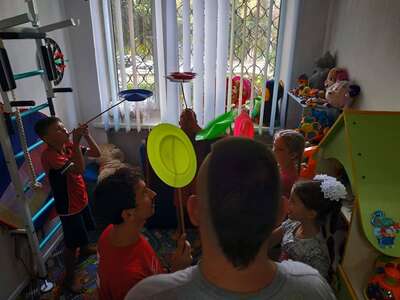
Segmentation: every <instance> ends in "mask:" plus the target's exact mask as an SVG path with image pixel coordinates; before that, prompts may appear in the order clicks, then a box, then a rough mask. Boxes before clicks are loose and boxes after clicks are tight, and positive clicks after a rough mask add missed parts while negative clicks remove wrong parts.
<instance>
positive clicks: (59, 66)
mask: <svg viewBox="0 0 400 300" xmlns="http://www.w3.org/2000/svg"><path fill="white" fill-rule="evenodd" d="M45 42H46V46H47V47H48V48H49V49H50V52H51V54H52V55H53V59H54V64H55V66H56V74H55V75H56V77H55V79H54V81H53V83H54V85H58V84H59V83H60V82H61V80H62V79H63V76H64V69H65V67H66V66H65V62H64V54H63V53H62V51H61V48H60V46H58V44H57V43H56V41H55V40H53V39H51V38H45Z"/></svg>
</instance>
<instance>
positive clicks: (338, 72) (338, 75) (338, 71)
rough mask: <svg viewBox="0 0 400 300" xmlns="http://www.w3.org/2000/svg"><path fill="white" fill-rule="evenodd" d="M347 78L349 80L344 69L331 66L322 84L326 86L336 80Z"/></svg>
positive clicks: (345, 79)
mask: <svg viewBox="0 0 400 300" xmlns="http://www.w3.org/2000/svg"><path fill="white" fill-rule="evenodd" d="M348 80H349V73H348V72H347V70H346V69H343V68H332V69H331V70H330V71H329V73H328V76H327V77H326V80H325V83H324V85H325V88H328V87H330V86H331V85H333V84H334V83H336V82H338V81H348Z"/></svg>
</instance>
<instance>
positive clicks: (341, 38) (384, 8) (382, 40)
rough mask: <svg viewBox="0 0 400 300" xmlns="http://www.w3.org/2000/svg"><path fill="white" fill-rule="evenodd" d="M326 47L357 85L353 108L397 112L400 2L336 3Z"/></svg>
mask: <svg viewBox="0 0 400 300" xmlns="http://www.w3.org/2000/svg"><path fill="white" fill-rule="evenodd" d="M332 8H333V10H334V11H333V22H332V26H331V27H330V43H329V48H330V49H331V50H332V51H335V52H337V58H338V66H343V67H346V68H347V69H348V70H349V73H350V77H351V79H353V80H355V81H356V82H357V83H358V84H359V85H360V86H361V92H362V94H361V97H359V99H358V101H357V102H356V103H355V107H356V108H359V109H366V110H389V111H399V110H400V94H399V87H400V75H399V70H400V1H398V0H380V1H376V0H336V1H335V5H334V6H333V7H332Z"/></svg>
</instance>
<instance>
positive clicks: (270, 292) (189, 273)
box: [125, 260, 336, 300]
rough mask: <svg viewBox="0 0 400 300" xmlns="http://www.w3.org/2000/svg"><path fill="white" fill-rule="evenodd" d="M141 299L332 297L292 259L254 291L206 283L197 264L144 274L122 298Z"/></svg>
mask: <svg viewBox="0 0 400 300" xmlns="http://www.w3.org/2000/svg"><path fill="white" fill-rule="evenodd" d="M141 299H163V300H173V299H229V300H230V299H232V300H233V299H235V300H236V299H241V300H242V299H252V300H256V299H269V300H274V299H286V300H313V299H315V300H317V299H318V300H325V299H326V300H332V299H336V298H335V296H334V294H333V292H332V290H331V288H330V286H329V285H328V284H327V283H326V281H325V279H324V278H322V277H321V275H320V274H319V273H318V271H316V270H314V269H313V268H311V267H309V266H307V265H305V264H303V263H300V262H294V261H290V260H289V261H284V262H282V263H277V273H276V276H275V277H274V279H273V281H272V282H271V284H270V285H268V286H267V287H266V288H264V289H262V290H261V291H260V292H259V293H257V294H238V293H232V292H229V291H226V290H223V289H220V288H218V287H216V286H214V285H213V284H211V283H210V282H208V281H207V280H206V279H205V278H204V277H203V275H202V274H201V271H200V268H199V267H198V266H194V267H190V268H187V269H185V270H182V271H178V272H175V273H172V274H162V275H156V276H151V277H148V278H146V279H144V280H142V281H141V282H139V283H138V284H137V285H136V286H135V287H133V288H132V289H131V290H130V291H129V293H128V294H127V295H126V297H125V300H141Z"/></svg>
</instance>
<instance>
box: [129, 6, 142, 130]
mask: <svg viewBox="0 0 400 300" xmlns="http://www.w3.org/2000/svg"><path fill="white" fill-rule="evenodd" d="M132 1H133V0H128V23H129V42H130V46H131V60H132V80H133V88H134V89H136V88H137V87H138V86H137V85H138V83H137V70H136V43H135V26H134V25H135V24H134V21H133V5H132ZM139 105H140V104H139V103H136V104H135V113H136V130H137V131H138V132H139V131H140V109H139Z"/></svg>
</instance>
